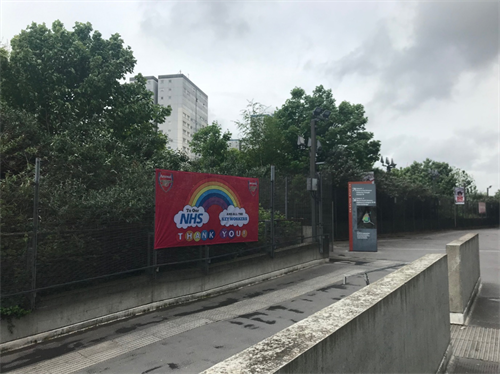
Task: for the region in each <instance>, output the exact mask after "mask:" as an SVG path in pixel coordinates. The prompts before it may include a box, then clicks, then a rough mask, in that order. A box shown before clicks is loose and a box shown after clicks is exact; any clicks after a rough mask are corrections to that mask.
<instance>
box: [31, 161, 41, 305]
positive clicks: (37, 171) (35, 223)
mask: <svg viewBox="0 0 500 374" xmlns="http://www.w3.org/2000/svg"><path fill="white" fill-rule="evenodd" d="M39 194H40V158H38V157H37V158H36V160H35V191H34V199H33V242H32V244H31V256H29V267H30V272H31V290H32V292H31V294H30V307H31V309H32V310H34V309H35V306H36V291H35V290H36V258H37V251H38V201H39Z"/></svg>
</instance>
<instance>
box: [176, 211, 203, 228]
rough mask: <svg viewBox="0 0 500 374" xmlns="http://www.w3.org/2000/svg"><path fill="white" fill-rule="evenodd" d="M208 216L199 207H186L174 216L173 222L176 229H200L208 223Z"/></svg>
mask: <svg viewBox="0 0 500 374" xmlns="http://www.w3.org/2000/svg"><path fill="white" fill-rule="evenodd" d="M209 219H210V216H209V215H208V213H206V212H205V209H204V208H203V207H202V206H200V207H196V206H190V205H186V206H185V207H184V208H183V209H182V210H181V211H179V212H178V213H177V214H176V215H175V216H174V222H175V224H176V226H177V228H178V229H187V228H188V227H201V226H203V225H204V224H205V223H207V222H208V220H209Z"/></svg>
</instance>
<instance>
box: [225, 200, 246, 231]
mask: <svg viewBox="0 0 500 374" xmlns="http://www.w3.org/2000/svg"><path fill="white" fill-rule="evenodd" d="M219 220H220V224H221V225H222V226H228V227H229V226H238V227H242V226H243V225H246V224H247V223H248V222H250V217H249V216H248V214H246V212H245V208H236V207H234V206H232V205H229V206H228V207H227V209H224V210H223V211H222V212H221V213H220V214H219Z"/></svg>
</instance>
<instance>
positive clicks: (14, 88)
mask: <svg viewBox="0 0 500 374" xmlns="http://www.w3.org/2000/svg"><path fill="white" fill-rule="evenodd" d="M92 31H93V30H92V26H91V25H90V24H89V23H85V24H83V23H77V24H75V26H74V28H73V31H68V30H66V29H65V28H64V26H63V25H62V23H61V22H59V21H56V22H54V23H53V25H52V28H51V29H49V28H47V27H46V26H45V25H44V24H42V25H37V24H35V23H33V24H32V25H31V26H29V27H28V28H27V29H26V30H24V31H22V32H21V33H20V34H19V35H17V36H15V37H14V39H13V40H12V41H11V46H12V50H11V52H10V53H8V52H7V51H6V50H5V49H2V50H1V53H0V69H1V80H0V83H1V89H2V96H1V107H0V117H1V126H2V128H1V130H2V132H1V138H0V141H1V142H0V150H1V152H2V159H1V167H2V170H1V177H2V184H1V188H2V199H3V201H14V202H15V203H13V204H11V205H12V209H8V210H4V211H2V215H3V217H2V218H3V219H2V223H4V222H13V223H15V222H18V223H19V224H18V225H17V227H18V229H19V230H20V231H23V230H24V228H23V227H22V225H21V222H27V219H29V217H30V216H31V214H32V213H29V212H28V211H29V208H26V209H24V208H23V209H22V210H23V211H22V212H21V211H20V210H19V209H16V208H15V206H16V205H17V206H19V207H29V206H30V205H31V199H32V196H31V194H32V191H30V189H31V183H32V182H31V181H32V178H33V165H34V161H35V158H36V157H40V158H41V159H42V176H43V188H42V189H41V206H43V207H44V210H43V212H44V214H45V216H44V217H43V222H44V225H50V224H54V225H55V224H61V223H65V224H75V225H76V224H79V225H82V224H84V223H85V222H92V223H94V224H95V223H99V222H107V221H129V222H130V221H152V218H153V215H154V212H153V207H154V187H153V186H154V183H153V179H152V178H153V175H154V168H155V167H160V168H168V169H180V168H182V167H184V166H185V165H186V164H187V161H188V160H187V158H186V156H184V155H181V154H179V153H177V152H172V151H169V150H167V149H166V144H167V140H168V139H167V137H166V136H165V135H163V134H162V133H161V132H158V131H157V125H158V123H160V122H162V121H164V119H165V117H166V116H167V115H169V113H170V108H163V107H161V106H159V105H155V104H154V103H153V101H152V100H151V92H149V91H148V90H147V88H146V81H145V79H144V78H143V77H142V76H140V75H139V76H137V77H136V78H137V79H136V81H135V82H133V83H124V84H121V83H120V81H119V80H121V79H123V78H124V77H125V75H126V74H128V73H130V72H132V70H133V67H134V65H135V59H134V57H133V54H132V51H131V50H130V48H128V47H127V48H125V47H124V46H123V41H122V40H121V39H120V36H119V35H118V34H114V35H112V36H111V37H110V38H109V39H108V40H106V39H103V38H102V35H101V34H100V33H99V32H98V31H95V32H92ZM9 206H10V205H9ZM25 211H26V212H25ZM10 230H14V227H11V228H10Z"/></svg>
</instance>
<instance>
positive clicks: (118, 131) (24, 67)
mask: <svg viewBox="0 0 500 374" xmlns="http://www.w3.org/2000/svg"><path fill="white" fill-rule="evenodd" d="M92 31H93V30H92V25H91V24H90V23H76V24H75V26H74V27H73V31H68V30H66V29H65V28H64V25H63V24H62V23H61V22H60V21H55V22H54V23H53V24H52V28H50V29H49V28H48V27H46V26H45V24H41V25H39V24H36V23H32V24H31V25H30V26H29V27H28V28H27V29H26V30H23V31H21V33H20V34H19V35H17V36H15V37H14V38H13V39H12V41H11V46H12V51H11V53H10V56H9V57H8V63H7V67H6V69H5V71H4V74H3V75H4V80H3V81H2V97H3V99H4V100H5V101H6V102H7V103H8V104H9V105H10V106H12V107H13V108H14V109H21V110H26V111H27V112H29V113H32V114H34V115H35V116H36V118H37V121H38V123H39V124H40V125H41V126H42V128H43V129H44V130H45V131H46V132H47V133H49V134H59V133H63V132H64V131H65V130H68V129H71V128H72V127H73V126H75V124H81V125H83V126H86V125H87V124H89V123H92V124H93V125H94V126H96V125H99V127H102V126H103V125H105V127H106V128H107V129H108V131H113V132H114V133H115V134H114V136H115V137H116V138H120V139H123V138H124V137H126V136H128V135H129V134H133V133H137V132H142V131H144V130H146V131H148V130H151V129H154V128H155V126H156V125H157V124H158V123H161V122H162V121H163V120H164V119H165V117H166V116H167V115H169V113H170V111H169V109H167V108H163V107H160V106H157V105H156V106H155V105H154V104H153V103H152V101H151V100H150V97H151V93H150V92H149V91H148V90H146V89H145V81H144V80H143V79H138V80H137V82H134V83H126V84H120V80H122V79H124V78H125V75H126V74H129V73H131V72H132V71H133V68H134V65H135V63H136V60H135V58H134V57H133V54H132V51H131V50H130V47H124V46H123V40H122V39H121V38H120V35H118V34H114V35H112V36H111V37H110V38H109V39H108V40H106V39H103V38H102V35H101V33H99V32H98V31H94V32H93V33H92Z"/></svg>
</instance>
